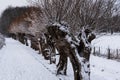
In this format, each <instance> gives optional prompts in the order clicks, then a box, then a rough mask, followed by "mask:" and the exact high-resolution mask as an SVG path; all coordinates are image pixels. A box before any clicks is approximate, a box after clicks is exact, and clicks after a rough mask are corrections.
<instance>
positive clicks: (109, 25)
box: [31, 0, 120, 34]
mask: <svg viewBox="0 0 120 80" xmlns="http://www.w3.org/2000/svg"><path fill="white" fill-rule="evenodd" d="M31 3H32V4H33V5H34V6H37V7H40V9H42V10H43V12H44V14H45V17H46V21H47V22H48V23H49V24H51V23H54V22H60V21H64V22H67V23H68V24H69V25H70V26H71V27H70V30H71V31H72V33H74V34H76V32H78V31H79V30H80V29H81V27H83V26H87V27H89V28H90V29H92V30H95V31H96V32H98V31H99V32H103V31H104V32H105V31H108V32H110V31H112V30H113V31H118V29H119V21H120V18H119V16H120V15H119V7H118V5H117V4H116V0H60V1H58V0H37V1H35V2H34V1H31Z"/></svg>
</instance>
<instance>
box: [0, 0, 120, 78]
mask: <svg viewBox="0 0 120 80" xmlns="http://www.w3.org/2000/svg"><path fill="white" fill-rule="evenodd" d="M30 2H31V4H32V6H34V7H27V8H26V7H22V8H8V9H6V10H5V11H4V13H3V14H2V17H1V20H0V24H1V31H2V32H3V33H8V34H9V33H12V34H14V35H15V36H17V37H18V39H19V40H20V41H21V42H22V43H25V44H27V43H26V42H24V41H26V38H27V39H30V40H31V44H32V47H33V48H35V49H38V50H40V52H42V54H43V56H44V57H45V58H46V59H51V57H50V56H54V55H55V48H56V49H57V50H58V52H59V54H60V59H59V63H58V65H57V67H58V68H57V74H64V75H66V70H67V58H68V57H69V58H70V61H71V63H72V66H73V71H74V80H90V67H89V66H90V65H89V58H90V53H91V46H90V44H91V41H92V40H93V39H94V38H95V34H94V33H93V32H94V31H97V32H101V31H103V30H108V29H112V28H113V27H118V26H119V17H117V16H119V14H118V7H117V6H116V5H115V3H116V0H36V1H30ZM7 15H9V16H7ZM6 19H8V21H6ZM116 23H117V25H115V24H116ZM107 27H108V28H107ZM109 27H110V28H109ZM12 36H13V35H12ZM26 36H27V37H26ZM76 36H77V37H76ZM48 53H50V54H48Z"/></svg>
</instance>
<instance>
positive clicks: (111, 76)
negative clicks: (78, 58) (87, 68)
mask: <svg viewBox="0 0 120 80" xmlns="http://www.w3.org/2000/svg"><path fill="white" fill-rule="evenodd" d="M90 63H91V80H120V69H119V68H120V62H117V61H113V60H108V59H105V58H100V57H96V56H93V55H91V59H90Z"/></svg>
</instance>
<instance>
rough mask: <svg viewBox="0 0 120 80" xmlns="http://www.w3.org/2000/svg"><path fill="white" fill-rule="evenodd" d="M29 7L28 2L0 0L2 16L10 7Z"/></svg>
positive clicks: (24, 0) (25, 0)
mask: <svg viewBox="0 0 120 80" xmlns="http://www.w3.org/2000/svg"><path fill="white" fill-rule="evenodd" d="M26 5H28V2H27V0H0V14H1V13H2V12H3V11H4V10H5V9H6V8H7V7H8V6H26Z"/></svg>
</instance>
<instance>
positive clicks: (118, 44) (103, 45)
mask: <svg viewBox="0 0 120 80" xmlns="http://www.w3.org/2000/svg"><path fill="white" fill-rule="evenodd" d="M92 46H93V47H96V49H97V50H98V48H100V51H101V53H102V54H106V53H107V49H108V48H109V49H111V50H112V51H115V50H116V49H119V50H120V34H113V35H111V34H107V35H103V36H99V37H98V38H96V39H94V40H93V41H92Z"/></svg>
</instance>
